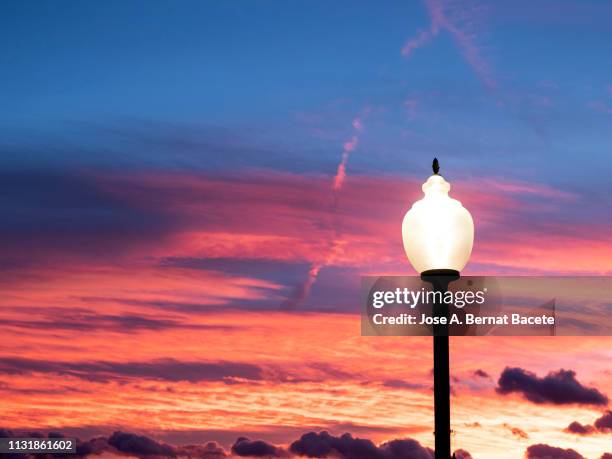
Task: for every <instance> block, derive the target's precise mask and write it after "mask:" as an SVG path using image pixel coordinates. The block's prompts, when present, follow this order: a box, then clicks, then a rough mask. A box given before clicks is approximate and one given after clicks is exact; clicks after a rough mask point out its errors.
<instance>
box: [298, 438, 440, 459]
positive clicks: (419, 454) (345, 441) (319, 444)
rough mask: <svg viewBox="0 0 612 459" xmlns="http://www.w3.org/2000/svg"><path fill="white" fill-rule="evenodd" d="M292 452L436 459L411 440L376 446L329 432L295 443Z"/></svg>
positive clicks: (351, 458)
mask: <svg viewBox="0 0 612 459" xmlns="http://www.w3.org/2000/svg"><path fill="white" fill-rule="evenodd" d="M289 450H290V451H291V452H292V453H293V454H295V455H298V456H308V457H316V458H324V457H328V456H336V457H340V458H342V459H366V458H367V459H432V458H433V451H432V450H431V449H429V448H426V447H423V446H421V444H420V443H419V442H417V441H416V440H411V439H403V440H392V441H390V442H387V443H383V444H382V445H380V446H376V445H375V444H374V443H373V442H372V441H371V440H367V439H362V438H354V437H353V436H352V435H351V434H349V433H345V434H343V435H341V436H339V437H336V436H334V435H331V434H329V433H328V432H320V433H316V432H309V433H307V434H304V435H302V437H301V438H300V439H299V440H296V441H294V442H293V443H292V444H291V446H290V447H289Z"/></svg>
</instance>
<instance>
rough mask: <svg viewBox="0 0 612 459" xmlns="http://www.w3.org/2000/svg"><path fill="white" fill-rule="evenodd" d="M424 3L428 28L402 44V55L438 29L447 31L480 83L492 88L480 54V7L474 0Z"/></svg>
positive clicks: (432, 36) (487, 69) (418, 45)
mask: <svg viewBox="0 0 612 459" xmlns="http://www.w3.org/2000/svg"><path fill="white" fill-rule="evenodd" d="M425 5H426V7H427V11H428V13H429V19H430V25H429V28H428V29H427V30H422V31H420V32H419V33H418V34H417V35H416V36H415V37H413V38H411V39H409V40H408V41H407V42H406V43H405V44H404V46H403V48H402V55H403V56H405V57H408V56H410V55H411V54H412V53H413V52H414V51H415V50H417V49H418V48H421V47H422V46H424V45H426V44H427V43H429V42H430V41H431V40H432V39H433V38H435V37H436V36H437V35H439V34H440V32H442V31H446V32H448V33H449V34H450V35H451V37H452V38H453V40H454V42H455V45H456V46H457V48H458V49H459V52H460V53H461V55H462V56H463V58H464V59H465V60H466V62H467V63H468V64H469V65H470V67H471V68H472V70H473V71H474V73H475V74H476V75H477V76H478V78H479V79H480V80H481V81H482V82H483V84H484V85H485V86H486V87H488V88H495V87H496V86H497V83H496V81H495V79H494V78H493V75H492V72H491V69H490V66H489V64H488V62H487V61H486V60H485V59H484V58H483V56H482V47H481V46H480V45H479V44H478V32H477V25H478V21H479V20H480V18H481V17H482V7H481V6H479V5H478V4H476V3H473V2H469V1H457V0H425Z"/></svg>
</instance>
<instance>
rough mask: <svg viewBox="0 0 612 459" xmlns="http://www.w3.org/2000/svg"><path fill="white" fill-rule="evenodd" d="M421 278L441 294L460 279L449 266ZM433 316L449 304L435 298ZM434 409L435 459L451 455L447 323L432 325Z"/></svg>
mask: <svg viewBox="0 0 612 459" xmlns="http://www.w3.org/2000/svg"><path fill="white" fill-rule="evenodd" d="M421 279H423V280H424V281H426V282H429V283H431V284H432V286H433V290H434V291H435V292H440V293H441V295H442V296H443V295H444V293H445V292H446V291H447V289H448V284H449V283H450V282H451V281H453V280H456V279H459V272H458V271H454V270H451V269H434V270H430V271H425V272H424V273H422V274H421ZM433 315H434V316H436V317H447V318H448V317H449V309H448V304H446V303H444V301H436V302H435V304H434V306H433ZM433 335H434V336H433V354H434V412H435V431H434V435H435V451H436V459H450V457H451V444H450V440H451V426H450V363H449V362H450V360H449V357H450V356H449V346H448V324H446V325H434V329H433Z"/></svg>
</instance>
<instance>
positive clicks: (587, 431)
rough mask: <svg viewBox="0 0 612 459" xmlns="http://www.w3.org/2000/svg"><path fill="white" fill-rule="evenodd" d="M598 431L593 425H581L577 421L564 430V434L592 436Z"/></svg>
mask: <svg viewBox="0 0 612 459" xmlns="http://www.w3.org/2000/svg"><path fill="white" fill-rule="evenodd" d="M596 431H597V430H596V429H595V427H593V426H591V425H584V424H580V423H579V422H577V421H574V422H572V423H571V424H570V425H569V426H567V427H566V428H565V429H564V432H567V433H572V434H576V435H591V434H593V433H595V432H596Z"/></svg>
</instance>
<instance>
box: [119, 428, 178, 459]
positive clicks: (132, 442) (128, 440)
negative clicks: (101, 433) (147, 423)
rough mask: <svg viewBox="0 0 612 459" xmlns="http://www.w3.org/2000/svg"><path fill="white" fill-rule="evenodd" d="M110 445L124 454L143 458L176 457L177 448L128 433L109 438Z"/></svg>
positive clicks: (120, 433)
mask: <svg viewBox="0 0 612 459" xmlns="http://www.w3.org/2000/svg"><path fill="white" fill-rule="evenodd" d="M108 444H109V445H110V446H112V447H113V448H115V449H116V450H117V451H121V452H122V453H125V454H129V455H134V456H138V457H143V456H162V457H175V456H176V455H177V451H176V448H174V447H173V446H170V445H167V444H165V443H159V442H157V441H155V440H153V439H151V438H149V437H145V436H143V435H136V434H133V433H126V432H114V433H113V434H112V435H111V436H110V437H109V438H108Z"/></svg>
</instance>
